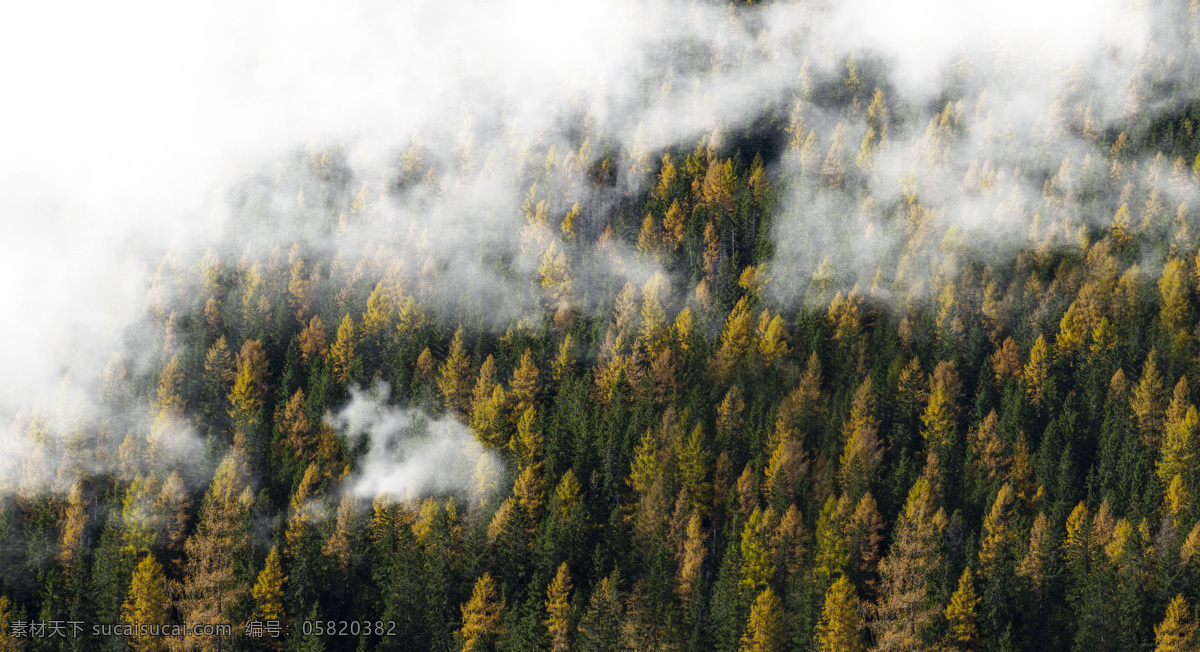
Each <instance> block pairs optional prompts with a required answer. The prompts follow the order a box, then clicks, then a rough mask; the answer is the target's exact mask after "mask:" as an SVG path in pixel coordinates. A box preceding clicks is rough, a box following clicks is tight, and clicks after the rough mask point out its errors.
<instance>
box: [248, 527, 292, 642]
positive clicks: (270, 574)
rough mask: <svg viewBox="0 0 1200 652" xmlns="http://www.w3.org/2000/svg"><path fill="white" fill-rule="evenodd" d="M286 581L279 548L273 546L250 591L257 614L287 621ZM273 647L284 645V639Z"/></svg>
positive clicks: (266, 618) (265, 617)
mask: <svg viewBox="0 0 1200 652" xmlns="http://www.w3.org/2000/svg"><path fill="white" fill-rule="evenodd" d="M285 581H287V578H286V577H284V576H283V567H282V566H281V565H280V562H279V549H278V548H277V547H275V546H271V552H270V554H268V555H267V561H266V565H265V566H263V569H262V571H260V572H259V573H258V580H257V581H256V582H255V583H254V588H253V589H252V590H251V592H250V594H251V596H252V597H253V598H254V607H255V608H254V612H255V615H256V616H258V617H259V618H261V619H263V620H275V621H279V622H281V623H283V622H286V620H285V619H286V618H287V614H286V613H285V612H284V608H283V583H284V582H285ZM272 642H274V641H272ZM273 647H275V648H276V649H278V648H280V647H282V641H278V642H277V644H276V645H274V646H273Z"/></svg>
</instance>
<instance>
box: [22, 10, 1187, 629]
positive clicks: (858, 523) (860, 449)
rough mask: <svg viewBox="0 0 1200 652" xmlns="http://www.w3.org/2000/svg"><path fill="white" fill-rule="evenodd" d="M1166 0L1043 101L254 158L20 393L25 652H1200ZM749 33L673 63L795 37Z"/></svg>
mask: <svg viewBox="0 0 1200 652" xmlns="http://www.w3.org/2000/svg"><path fill="white" fill-rule="evenodd" d="M1149 4H1150V5H1151V6H1152V7H1153V8H1154V10H1155V11H1156V12H1158V13H1159V15H1160V17H1161V18H1162V19H1163V20H1162V23H1161V24H1162V25H1163V26H1162V27H1160V28H1159V29H1160V31H1159V32H1156V33H1155V35H1156V38H1157V39H1158V43H1159V44H1160V45H1159V46H1158V47H1154V46H1151V47H1149V48H1147V49H1146V50H1145V51H1143V52H1141V53H1138V56H1136V57H1132V58H1131V59H1129V61H1128V70H1127V76H1126V77H1123V78H1121V79H1120V80H1119V82H1111V80H1107V81H1106V80H1100V79H1098V77H1096V76H1089V75H1090V74H1091V73H1090V72H1089V70H1088V69H1087V67H1078V68H1074V69H1072V70H1070V71H1069V72H1068V73H1067V77H1066V80H1065V81H1064V82H1063V83H1062V84H1061V86H1056V87H1055V88H1054V89H1053V90H1052V95H1053V97H1052V101H1051V102H1048V103H1047V104H1046V106H1045V107H1042V108H1044V110H1041V111H1040V112H1039V113H1038V114H1037V115H1035V116H1032V117H1023V116H1020V115H1016V114H1014V112H1013V111H1012V110H1011V106H1009V105H1006V104H1005V103H1004V102H1005V100H1004V99H1003V98H1004V97H1005V96H1004V95H1002V94H999V95H998V94H996V93H992V94H989V93H988V90H987V86H988V81H987V78H988V76H989V71H990V70H992V68H991V66H998V65H1000V64H998V63H995V62H992V61H982V60H981V61H977V62H970V61H966V60H961V61H959V62H957V63H956V65H955V67H954V69H953V70H952V71H951V72H950V73H948V78H947V81H946V83H945V85H944V87H943V88H942V90H941V91H940V93H939V94H938V95H937V96H936V97H933V98H932V99H925V100H917V99H914V97H915V96H914V95H913V94H911V93H909V92H907V91H906V89H905V88H904V87H903V85H902V84H901V83H900V82H899V81H896V80H895V79H894V78H893V76H892V74H891V71H890V69H889V64H888V62H887V60H886V59H885V58H883V57H880V56H876V55H873V54H872V53H871V52H866V51H864V52H858V53H849V54H847V55H844V56H843V55H838V57H837V61H836V65H833V66H823V65H817V64H816V62H815V61H814V63H813V65H812V66H811V67H810V65H809V63H808V60H807V59H805V61H804V65H802V66H798V67H797V68H796V69H794V70H790V71H789V73H788V78H789V84H788V87H787V88H786V89H784V91H782V92H779V93H775V94H773V95H772V96H771V97H768V98H766V99H765V100H764V101H762V102H761V103H760V104H759V105H756V106H755V107H754V108H753V110H752V111H750V112H749V113H748V115H749V116H750V117H749V118H744V119H741V120H739V121H733V122H725V123H721V124H715V125H714V126H712V127H711V128H707V129H704V130H703V132H702V133H699V134H694V135H692V136H689V137H688V138H685V139H680V140H675V139H668V141H666V142H664V141H663V139H661V138H652V137H650V136H649V135H648V134H649V131H650V127H649V126H647V127H646V131H645V134H647V135H643V131H642V130H641V129H638V131H637V135H636V136H635V137H633V138H627V137H625V135H624V132H622V131H621V130H619V129H617V128H615V127H613V124H612V122H611V121H610V120H606V119H604V117H603V116H597V115H594V114H593V113H592V112H591V111H589V110H588V109H587V108H586V107H584V106H580V105H570V108H569V110H566V111H564V112H563V113H562V114H560V115H556V116H555V120H554V121H553V123H552V124H549V125H543V126H541V127H539V128H538V129H534V130H532V131H530V130H525V129H524V128H523V127H521V126H519V125H517V124H516V123H517V121H516V120H513V119H510V118H511V116H510V114H509V113H506V112H504V111H500V112H497V113H496V114H494V115H478V116H473V119H471V120H464V121H463V123H462V125H461V126H453V127H445V128H443V129H429V130H425V131H423V132H420V133H417V134H414V135H411V138H410V139H408V140H406V141H405V142H404V144H402V145H400V146H398V147H397V148H396V150H395V155H394V156H392V157H391V160H390V164H389V166H388V167H387V169H385V170H382V171H367V170H364V169H362V168H360V167H356V165H355V164H354V162H353V158H352V157H351V156H350V154H349V153H348V152H347V151H346V148H345V147H344V146H343V145H342V144H340V143H337V142H328V143H310V144H309V145H307V146H304V147H297V148H294V149H292V150H290V151H289V153H287V154H286V155H281V156H280V157H278V159H277V160H276V161H275V162H274V163H272V164H270V165H268V166H266V167H264V168H263V169H261V170H257V171H254V172H252V173H249V174H247V175H245V177H244V178H243V179H242V180H241V181H240V182H239V183H238V184H237V185H236V186H234V187H233V188H231V189H229V191H228V192H227V193H226V195H225V196H224V198H223V201H224V202H225V203H226V204H227V205H228V206H230V214H231V218H230V221H229V223H228V225H227V227H226V229H225V231H224V232H223V233H222V234H221V235H220V238H219V241H218V242H217V243H216V244H214V245H212V246H205V247H204V248H203V249H202V250H191V249H188V248H186V247H175V248H171V249H170V250H168V251H164V252H162V255H161V257H160V259H159V263H158V266H157V268H156V269H154V270H152V273H151V274H150V275H149V277H148V282H147V283H146V284H145V287H144V295H143V296H142V297H141V305H142V311H141V316H140V318H139V320H138V321H137V323H135V324H129V325H127V326H126V329H125V331H124V332H123V334H122V340H123V344H122V346H120V347H119V350H116V351H113V352H111V357H108V362H107V364H106V365H104V367H103V370H102V371H101V372H100V373H99V374H98V375H97V377H95V378H86V379H83V380H82V384H83V385H85V386H86V388H87V391H74V390H72V391H66V392H64V395H63V396H60V397H58V399H57V400H55V401H53V402H50V403H42V404H33V405H30V406H28V407H27V408H25V409H22V410H21V411H19V412H18V413H16V414H15V415H14V416H13V418H12V421H11V423H6V424H4V427H6V428H7V431H6V432H5V433H4V434H3V437H4V438H5V440H6V441H7V442H8V444H6V447H5V448H4V449H3V450H5V451H6V456H7V457H9V459H8V460H6V462H5V465H4V466H2V467H0V468H3V469H5V473H4V474H0V647H2V648H3V649H4V650H13V651H28V652H35V651H39V650H96V651H101V650H103V651H114V652H115V651H119V650H126V649H133V650H138V651H139V652H147V651H165V650H260V649H264V650H266V649H269V650H297V651H300V650H303V651H310V650H348V651H349V650H363V651H366V650H446V651H450V650H471V651H482V650H531V651H532V650H548V651H553V652H564V651H567V650H578V651H581V652H582V651H610V650H680V651H683V650H704V651H707V650H713V651H728V652H750V651H754V652H768V651H779V652H782V651H784V650H797V651H799V650H813V651H839V652H849V651H864V652H865V651H866V650H997V651H1000V650H1004V651H1008V650H1080V651H1088V652H1091V651H1099V650H1157V651H1163V652H1165V651H1168V650H1170V651H1177V650H1178V651H1182V650H1197V649H1200V638H1198V637H1197V631H1198V628H1200V618H1198V616H1200V412H1198V411H1197V403H1198V402H1200V326H1198V324H1200V134H1198V133H1197V130H1198V129H1200V58H1198V57H1200V45H1198V43H1200V40H1198V32H1200V16H1198V13H1197V3H1196V1H1195V0H1192V1H1191V2H1190V3H1189V2H1187V1H1183V2H1179V1H1174V0H1172V1H1166V0H1164V1H1162V2H1157V3H1149ZM755 11H757V9H755V8H754V7H746V8H739V9H736V10H734V9H733V8H730V9H729V10H728V14H727V15H726V10H725V9H724V8H721V9H720V14H721V17H722V20H723V21H724V22H722V23H721V25H720V26H719V29H727V30H728V29H734V30H735V31H736V29H745V30H747V31H748V32H749V33H751V34H753V33H754V31H755V30H756V29H757V26H756V24H755V21H756V20H758V18H756V16H758V14H755V13H754V12H755ZM730 24H733V25H734V26H735V27H730ZM738 25H742V27H741V28H738V27H737V26H738ZM761 41H762V39H760V40H759V42H760V44H761ZM715 43H717V44H716V45H714V44H713V43H711V42H710V43H704V42H690V43H689V42H683V43H681V42H672V43H670V44H669V46H668V49H669V50H671V51H674V52H677V53H679V52H681V53H682V54H680V55H679V58H678V59H677V60H675V61H674V62H673V66H672V67H671V69H670V70H666V71H660V72H662V75H661V76H659V77H656V78H653V79H651V80H650V83H647V84H645V88H643V89H641V91H640V92H642V93H644V94H645V95H646V96H647V97H656V98H660V99H662V98H671V97H677V96H694V95H695V91H693V89H692V88H691V87H690V86H688V84H687V83H685V80H686V79H687V78H688V75H687V74H686V73H687V71H688V70H693V71H710V72H711V71H714V70H717V71H719V70H733V71H738V70H743V69H744V68H745V67H746V66H753V65H760V64H761V62H762V61H763V60H764V59H763V58H765V57H768V54H767V53H765V49H766V48H765V46H764V47H762V48H760V47H759V46H757V45H755V44H754V41H753V39H751V41H750V45H749V46H747V48H746V49H745V50H737V49H733V50H731V49H729V48H725V49H722V46H721V45H720V40H719V39H718V40H717V41H715ZM1106 56H1113V57H1115V56H1117V55H1113V54H1112V53H1111V52H1110V53H1109V55H1106ZM1110 83H1117V84H1118V85H1119V88H1120V89H1121V93H1120V95H1119V96H1117V97H1112V96H1106V97H1104V98H1099V94H1100V92H1101V91H1104V90H1105V89H1106V88H1108V87H1107V86H1105V84H1110ZM1098 98H1099V99H1098ZM693 99H695V101H697V102H699V103H700V104H701V105H705V104H712V103H718V104H719V103H720V102H721V101H722V100H721V98H720V97H711V96H705V97H702V98H699V99H696V98H693ZM1093 103H1094V104H1093ZM1114 107H1115V108H1114ZM1026 118H1028V119H1026ZM12 316H14V317H17V315H12ZM21 318H24V317H21ZM28 318H30V319H35V320H36V319H38V316H37V315H32V316H28ZM105 353H106V356H107V355H108V353H109V352H105ZM73 382H74V379H73ZM1193 384H1194V385H1197V387H1196V388H1193V387H1192V385H1193ZM79 386H80V385H79V384H77V383H76V384H71V385H70V387H79ZM56 625H57V629H56ZM72 625H83V626H84V629H85V631H84V632H83V633H75V632H73V631H72ZM93 626H97V627H101V628H102V629H97V630H95V631H96V632H97V633H96V634H93ZM143 626H149V627H153V630H150V629H147V628H145V627H143ZM56 631H57V632H58V634H57V635H55V634H54V632H56ZM214 632H216V633H215V634H214Z"/></svg>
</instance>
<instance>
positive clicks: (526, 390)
mask: <svg viewBox="0 0 1200 652" xmlns="http://www.w3.org/2000/svg"><path fill="white" fill-rule="evenodd" d="M509 388H510V392H511V394H510V395H511V398H512V401H513V405H512V420H513V421H517V420H518V419H520V418H521V415H523V414H525V411H526V410H528V409H529V408H531V407H534V406H535V405H536V403H537V395H538V392H539V391H540V386H539V384H538V368H537V365H536V364H535V363H534V361H533V352H532V351H530V350H529V349H525V353H523V354H522V355H521V363H520V364H519V365H518V366H517V368H516V369H515V370H514V371H513V377H512V382H511V383H509Z"/></svg>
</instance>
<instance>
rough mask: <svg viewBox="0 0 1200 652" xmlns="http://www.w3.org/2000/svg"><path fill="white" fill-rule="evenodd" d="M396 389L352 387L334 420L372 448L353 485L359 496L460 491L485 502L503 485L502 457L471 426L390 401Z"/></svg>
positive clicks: (355, 440) (398, 496) (412, 495)
mask: <svg viewBox="0 0 1200 652" xmlns="http://www.w3.org/2000/svg"><path fill="white" fill-rule="evenodd" d="M390 395H391V388H390V387H389V386H388V385H387V383H383V382H380V383H377V384H376V385H375V386H374V387H372V388H371V389H370V390H365V389H360V388H357V387H352V388H351V389H350V400H349V401H347V402H346V404H345V405H344V406H342V408H341V409H340V410H338V412H337V413H336V414H332V415H330V416H328V417H327V419H328V422H329V423H330V425H332V426H333V427H334V428H335V429H337V430H338V431H339V432H340V433H342V434H343V435H344V436H345V437H346V438H347V439H348V440H349V441H350V442H352V443H353V444H357V443H358V442H359V441H360V440H362V439H364V438H365V439H366V440H367V442H368V443H367V446H368V450H367V453H366V454H365V456H364V457H362V458H361V459H360V460H359V463H358V470H357V471H356V472H355V473H354V475H353V477H352V478H351V479H350V481H349V483H347V485H346V486H347V488H348V490H349V491H350V493H352V494H353V495H354V496H356V497H358V498H364V499H367V500H370V499H373V498H376V497H379V496H384V497H387V498H390V499H392V500H411V499H415V498H418V497H421V496H426V495H429V494H435V493H436V494H445V493H455V494H459V495H466V496H470V497H471V498H473V499H475V500H483V499H486V498H487V497H488V495H489V494H490V493H491V492H492V491H493V490H495V489H496V488H497V487H498V486H499V485H500V480H501V473H502V471H501V469H502V468H503V465H502V462H501V460H500V457H499V456H498V455H497V454H496V453H495V451H491V450H487V449H485V448H484V447H483V446H482V445H481V444H480V443H479V441H478V440H476V439H475V437H474V435H472V434H471V431H470V430H468V429H467V427H466V426H464V425H463V424H461V423H459V422H458V421H455V420H454V419H451V418H447V417H443V418H432V417H430V416H429V415H428V414H424V413H422V412H421V411H420V410H417V409H414V408H402V407H398V406H396V405H392V404H389V402H388V398H389V397H390Z"/></svg>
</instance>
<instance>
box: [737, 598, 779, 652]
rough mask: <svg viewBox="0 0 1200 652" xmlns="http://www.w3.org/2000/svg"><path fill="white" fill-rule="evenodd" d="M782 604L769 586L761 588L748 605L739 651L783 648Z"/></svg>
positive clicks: (758, 651) (766, 650) (771, 651)
mask: <svg viewBox="0 0 1200 652" xmlns="http://www.w3.org/2000/svg"><path fill="white" fill-rule="evenodd" d="M785 632H786V627H785V625H784V612H783V605H782V604H781V603H780V601H779V597H778V596H776V595H775V592H774V591H772V590H771V588H770V587H767V588H766V589H763V590H762V592H760V593H759V594H758V597H757V598H755V599H754V604H753V605H751V606H750V619H749V621H748V622H747V623H746V631H745V633H744V634H742V640H741V645H740V646H739V647H738V650H739V652H780V651H781V650H783V649H784V647H783V646H784V634H785Z"/></svg>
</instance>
